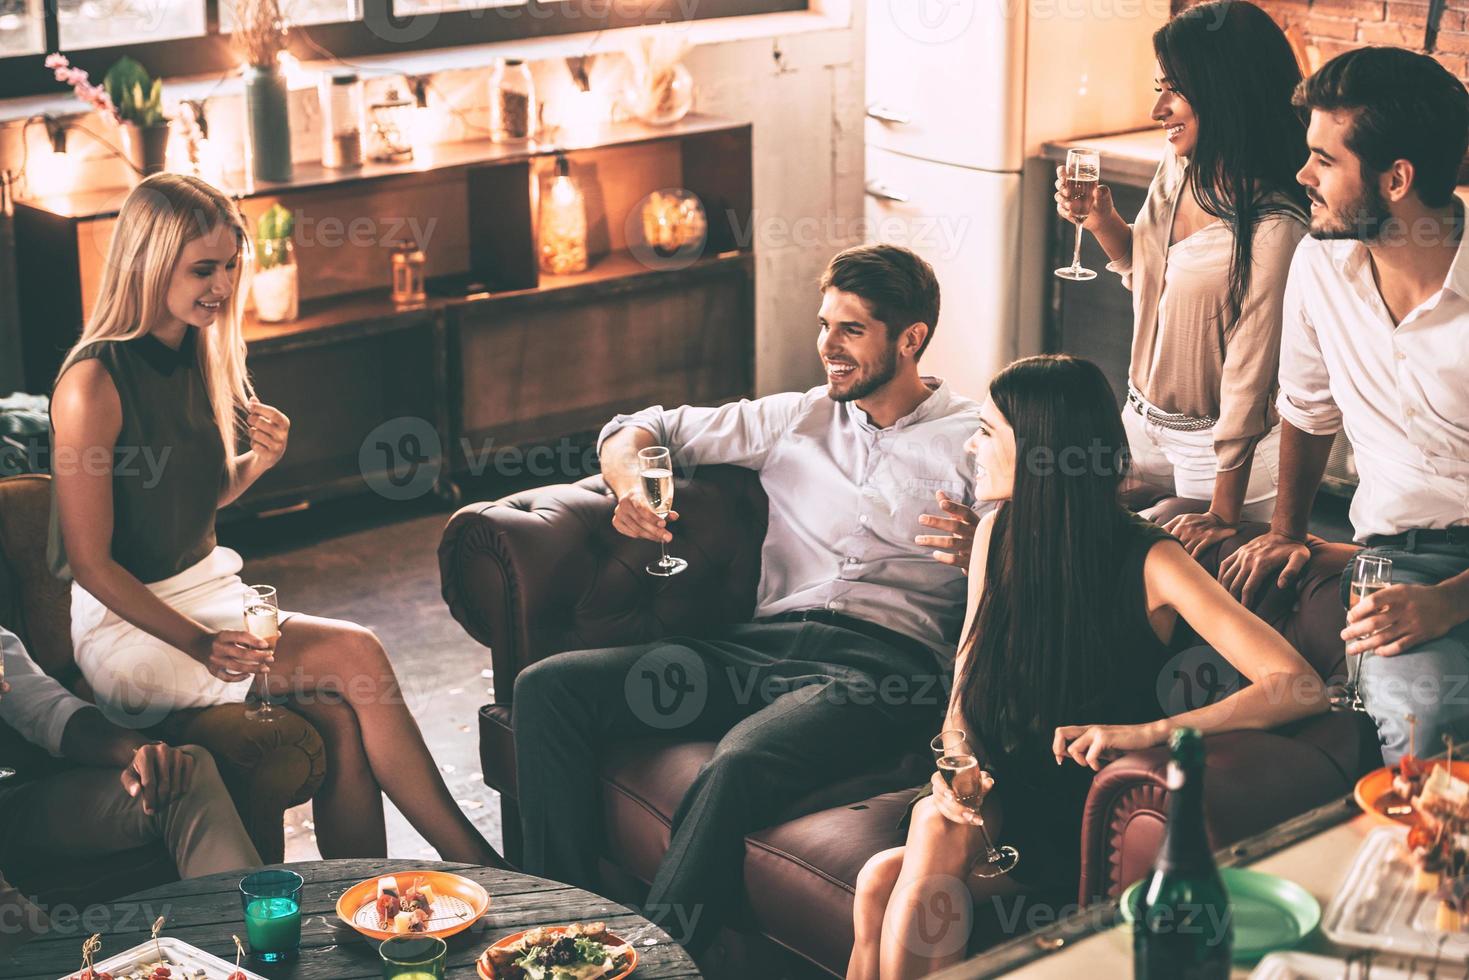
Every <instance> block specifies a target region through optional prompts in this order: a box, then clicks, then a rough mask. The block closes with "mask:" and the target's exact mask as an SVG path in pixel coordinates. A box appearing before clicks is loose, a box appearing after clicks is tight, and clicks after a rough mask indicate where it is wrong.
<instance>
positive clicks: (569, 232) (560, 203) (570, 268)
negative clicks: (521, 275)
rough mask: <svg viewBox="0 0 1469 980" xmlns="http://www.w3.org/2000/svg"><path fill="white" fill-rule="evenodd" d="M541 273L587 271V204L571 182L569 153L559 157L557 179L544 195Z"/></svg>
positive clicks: (554, 178)
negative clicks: (567, 156)
mask: <svg viewBox="0 0 1469 980" xmlns="http://www.w3.org/2000/svg"><path fill="white" fill-rule="evenodd" d="M540 242H541V271H542V272H548V273H550V274H551V275H556V276H564V275H567V274H569V273H573V272H585V271H586V270H587V204H586V198H585V197H584V196H583V195H582V192H581V188H580V187H577V186H576V181H574V180H572V179H571V164H570V163H569V162H568V161H567V159H566V154H564V153H558V154H556V176H555V177H553V178H552V179H551V184H550V186H549V187H548V188H547V189H546V193H545V194H543V195H542V196H541V226H540Z"/></svg>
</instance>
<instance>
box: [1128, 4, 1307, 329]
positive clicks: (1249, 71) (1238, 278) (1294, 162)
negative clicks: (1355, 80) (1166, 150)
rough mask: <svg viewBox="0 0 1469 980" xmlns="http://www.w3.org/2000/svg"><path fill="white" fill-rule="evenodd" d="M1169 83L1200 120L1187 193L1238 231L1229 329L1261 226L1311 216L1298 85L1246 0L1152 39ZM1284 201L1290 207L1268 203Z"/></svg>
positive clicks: (1264, 20)
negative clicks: (1274, 219)
mask: <svg viewBox="0 0 1469 980" xmlns="http://www.w3.org/2000/svg"><path fill="white" fill-rule="evenodd" d="M1153 51H1154V53H1155V54H1156V55H1157V56H1158V65H1159V67H1160V68H1161V69H1162V70H1163V76H1164V78H1165V79H1167V80H1168V81H1169V82H1170V83H1171V84H1172V85H1173V87H1174V88H1175V89H1177V90H1178V92H1179V94H1181V95H1182V96H1183V97H1184V98H1185V99H1187V100H1188V103H1189V105H1190V106H1192V107H1193V110H1194V114H1195V115H1196V116H1197V117H1198V121H1199V127H1198V128H1199V139H1198V145H1197V146H1196V147H1195V149H1194V152H1193V155H1192V156H1191V157H1190V159H1189V184H1190V187H1191V189H1192V191H1193V195H1194V200H1196V201H1198V203H1199V207H1201V208H1203V209H1204V211H1205V212H1206V213H1208V214H1210V215H1212V216H1213V217H1215V218H1218V219H1220V220H1221V221H1224V222H1226V223H1227V224H1229V225H1230V226H1231V228H1232V229H1233V231H1234V255H1233V256H1232V257H1231V259H1230V263H1229V309H1228V314H1229V316H1228V319H1227V320H1226V321H1225V326H1226V328H1227V327H1229V326H1232V325H1233V324H1234V322H1235V321H1236V320H1238V319H1239V315H1240V311H1241V310H1242V309H1243V307H1244V303H1245V297H1246V296H1247V295H1248V294H1249V290H1250V264H1251V254H1252V245H1253V244H1254V243H1253V237H1254V231H1255V223H1256V222H1257V221H1258V220H1260V219H1261V218H1263V217H1265V216H1267V215H1270V214H1285V213H1294V214H1298V215H1300V216H1302V217H1304V216H1305V213H1306V206H1307V199H1306V192H1305V189H1304V188H1302V187H1301V185H1300V184H1298V183H1297V182H1296V171H1298V170H1300V169H1301V167H1302V166H1303V165H1304V164H1305V162H1306V155H1307V154H1306V127H1305V123H1304V122H1303V121H1302V119H1301V116H1300V115H1299V114H1298V113H1297V111H1296V110H1295V108H1294V107H1293V106H1292V105H1291V96H1292V94H1293V93H1294V92H1295V88H1296V85H1297V84H1298V83H1299V82H1300V80H1301V68H1300V65H1299V63H1298V62H1297V61H1296V56H1295V52H1294V51H1292V50H1291V46H1290V42H1289V41H1288V40H1286V37H1285V33H1284V32H1283V31H1282V30H1281V29H1280V27H1279V25H1277V24H1276V23H1275V21H1274V20H1272V19H1271V17H1270V15H1269V14H1267V13H1265V11H1263V10H1261V9H1260V8H1259V7H1257V6H1255V5H1254V4H1252V3H1249V2H1248V0H1210V2H1208V3H1202V4H1198V5H1197V6H1193V7H1190V8H1188V9H1187V10H1185V11H1184V12H1183V13H1181V14H1179V15H1178V16H1177V17H1175V18H1173V19H1172V20H1171V21H1169V22H1168V23H1167V24H1165V25H1163V26H1162V27H1160V28H1159V29H1158V30H1157V32H1156V33H1154V34H1153ZM1271 194H1282V195H1284V196H1285V197H1286V198H1287V199H1288V200H1289V201H1290V203H1289V204H1283V203H1281V202H1280V201H1279V200H1274V201H1271V200H1269V199H1268V198H1269V195H1271Z"/></svg>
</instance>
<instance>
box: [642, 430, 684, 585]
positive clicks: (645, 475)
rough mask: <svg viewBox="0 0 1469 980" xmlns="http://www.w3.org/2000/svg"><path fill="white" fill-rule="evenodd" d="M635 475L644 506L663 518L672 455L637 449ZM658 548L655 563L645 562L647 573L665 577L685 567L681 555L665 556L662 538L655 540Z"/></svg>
mask: <svg viewBox="0 0 1469 980" xmlns="http://www.w3.org/2000/svg"><path fill="white" fill-rule="evenodd" d="M638 477H639V479H640V480H641V481H642V486H643V498H644V499H645V500H647V501H648V506H649V507H652V508H653V512H654V513H655V514H657V515H658V516H659V517H662V518H665V519H666V518H667V517H668V512H669V511H671V510H673V457H672V456H671V455H670V454H669V452H668V449H667V448H665V447H663V446H652V447H650V448H648V449H640V450H638ZM658 548H659V550H660V551H661V552H662V553H663V557H662V558H661V559H659V561H658V562H657V563H656V564H653V565H649V566H648V574H649V575H657V576H660V577H662V578H667V577H668V576H670V575H677V574H678V573H679V572H681V571H683V570H684V569H685V568H688V567H689V563H688V562H686V561H684V560H683V559H682V558H673V557H670V556H669V554H668V545H667V543H665V542H664V541H662V540H660V541H659V542H658Z"/></svg>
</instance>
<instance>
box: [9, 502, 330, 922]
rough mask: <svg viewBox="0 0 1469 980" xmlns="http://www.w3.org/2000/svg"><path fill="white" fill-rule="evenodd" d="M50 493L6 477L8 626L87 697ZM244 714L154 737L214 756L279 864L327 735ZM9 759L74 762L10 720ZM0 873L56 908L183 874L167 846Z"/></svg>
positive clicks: (28, 767)
mask: <svg viewBox="0 0 1469 980" xmlns="http://www.w3.org/2000/svg"><path fill="white" fill-rule="evenodd" d="M50 498H51V491H50V478H49V477H45V476H34V475H27V476H15V477H9V478H6V479H0V625H3V626H5V628H7V629H9V630H10V631H11V632H13V633H15V634H16V635H18V636H19V637H20V638H21V640H22V641H23V642H24V643H25V644H26V649H27V650H28V651H29V652H30V654H31V656H32V657H33V658H34V659H35V660H36V662H37V663H38V664H40V665H41V668H42V669H43V670H45V671H46V673H48V674H50V675H51V676H52V677H55V678H56V679H57V680H59V681H61V683H62V684H64V685H66V686H67V687H68V688H69V689H71V690H72V691H73V692H75V693H76V694H78V695H79V696H81V697H84V698H85V697H87V695H88V691H87V689H86V682H85V679H84V678H82V676H81V673H80V672H79V671H78V670H77V666H76V662H75V661H74V660H73V659H72V649H71V626H70V617H71V592H70V587H69V586H68V585H66V584H65V583H63V582H61V581H59V580H58V579H56V578H55V577H53V576H52V575H51V574H50V572H49V571H48V570H47V568H46V534H47V526H48V524H47V522H48V519H49V513H50V505H51V504H50ZM243 712H244V706H243V705H221V706H218V707H213V708H201V709H194V710H189V711H179V712H175V713H174V714H172V715H171V716H169V717H168V718H167V719H165V720H164V722H163V723H162V724H160V725H159V726H157V727H156V728H153V729H150V730H149V734H151V735H153V736H155V737H157V738H161V739H163V740H164V741H167V742H169V743H171V744H174V745H189V744H194V745H200V746H203V747H204V748H206V749H208V750H209V751H210V753H212V754H213V756H214V758H215V761H216V762H217V763H218V765H219V770H220V774H221V775H222V776H223V777H224V781H225V785H226V786H227V787H228V788H229V791H230V795H231V797H233V799H234V801H235V806H236V807H237V808H238V809H239V811H240V816H241V818H242V820H243V821H244V824H245V829H246V830H247V831H249V833H250V837H251V839H252V840H253V841H254V842H255V847H256V849H257V850H258V851H259V852H260V856H261V858H262V859H263V860H264V861H265V863H267V864H272V863H277V862H279V861H281V860H282V858H283V855H284V852H285V832H284V824H283V821H282V815H283V813H284V812H285V810H286V809H287V808H288V807H292V806H295V805H297V804H298V803H304V802H306V801H307V800H309V799H311V796H312V794H313V793H315V792H316V788H317V787H318V786H319V785H321V780H322V778H323V776H324V775H325V774H326V754H325V751H324V750H323V747H322V742H321V736H320V735H319V734H318V733H317V731H316V729H315V728H313V727H312V726H311V724H310V723H309V722H307V721H306V719H304V718H302V717H301V716H300V715H297V714H293V713H291V712H289V711H288V712H284V717H283V718H282V719H281V720H280V721H279V722H277V723H276V724H273V725H258V724H252V723H250V722H248V721H246V720H245V718H244V715H243ZM0 763H4V764H6V765H10V766H14V767H15V768H16V769H19V770H21V771H22V772H24V773H28V774H31V773H45V772H49V771H55V770H56V769H57V768H59V767H63V766H66V765H68V763H65V762H63V761H61V760H57V759H53V758H51V757H50V756H49V755H48V754H47V753H45V752H44V751H42V750H40V749H38V748H36V747H35V746H33V745H30V744H29V743H27V742H26V741H25V740H23V739H22V738H21V737H20V736H19V735H17V734H16V733H15V732H14V731H13V730H12V729H10V728H8V727H7V726H4V725H0ZM0 870H3V871H4V873H5V877H6V878H7V879H8V880H9V881H10V882H11V883H12V884H14V885H15V886H16V887H17V888H19V889H20V890H21V891H23V892H25V893H26V894H28V895H33V896H36V897H37V898H38V899H40V901H41V902H42V903H43V904H46V905H54V904H57V903H68V904H74V905H86V904H89V903H92V902H100V901H106V900H108V899H110V898H115V897H117V896H119V895H124V894H127V893H129V892H134V891H138V890H140V889H143V888H148V887H151V886H153V885H156V884H161V883H164V882H168V881H174V880H177V878H178V873H177V871H176V869H175V868H174V864H173V859H172V857H171V856H170V855H169V853H168V851H167V849H166V848H165V847H164V846H163V845H162V844H155V845H151V846H148V847H143V848H137V849H134V850H132V851H127V852H123V853H120V854H116V855H113V856H112V857H109V858H106V859H103V860H87V861H85V862H80V861H78V862H74V863H71V864H63V865H57V864H56V863H55V861H54V860H49V859H47V860H44V861H40V860H38V861H37V862H36V863H34V864H31V863H26V864H21V865H18V866H15V867H6V868H4V869H0Z"/></svg>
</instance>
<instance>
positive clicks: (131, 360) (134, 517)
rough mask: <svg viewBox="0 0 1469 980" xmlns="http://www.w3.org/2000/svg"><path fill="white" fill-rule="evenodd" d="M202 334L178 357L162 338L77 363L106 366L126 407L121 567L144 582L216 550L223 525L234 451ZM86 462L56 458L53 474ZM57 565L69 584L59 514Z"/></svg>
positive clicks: (116, 549) (117, 543)
mask: <svg viewBox="0 0 1469 980" xmlns="http://www.w3.org/2000/svg"><path fill="white" fill-rule="evenodd" d="M198 343H199V338H198V331H197V330H196V329H195V328H194V327H189V328H188V331H187V332H186V333H185V335H184V340H183V343H182V344H181V345H180V346H179V349H178V350H174V349H173V348H171V347H169V346H168V345H167V344H164V343H163V342H161V341H159V340H157V339H156V338H154V337H153V336H152V335H146V336H143V337H139V338H138V339H137V340H128V341H99V342H98V343H95V344H91V345H89V346H88V347H87V348H85V349H84V350H83V351H81V353H80V354H78V355H77V360H79V361H80V360H89V359H95V360H97V361H100V362H101V363H102V366H103V367H105V368H106V369H107V373H108V374H109V375H111V377H112V383H113V384H114V385H115V386H116V387H117V397H118V399H119V400H120V401H121V403H122V430H121V431H120V432H119V433H118V436H117V448H116V450H115V452H114V454H113V462H112V466H113V470H112V558H113V560H114V561H116V562H117V563H118V564H119V565H121V566H122V567H123V568H125V569H127V570H128V571H129V572H131V573H132V574H133V575H134V576H136V577H137V578H138V579H139V580H140V581H142V582H158V581H161V580H163V579H166V578H170V577H172V576H174V575H177V574H178V573H179V572H181V571H183V570H184V569H186V568H188V567H189V566H191V565H194V564H196V563H198V562H199V561H201V560H202V559H203V558H204V557H205V556H207V555H208V554H209V553H210V552H211V551H213V550H214V517H215V512H216V511H217V510H218V509H219V495H220V492H221V490H222V488H223V486H224V481H225V456H224V444H223V442H222V441H221V440H220V437H219V428H218V426H217V425H216V424H215V421H214V410H213V408H212V405H211V402H210V399H209V392H208V390H207V388H206V387H205V384H204V372H203V369H202V368H201V366H200V364H199V355H198ZM68 465H70V466H85V465H87V461H86V460H84V459H83V460H68V459H64V458H59V457H58V458H54V459H53V460H52V469H53V471H56V472H59V471H61V470H62V468H63V467H65V466H68ZM51 512H52V519H51V542H50V556H49V557H50V560H51V569H52V571H53V572H54V573H56V574H58V575H61V576H63V577H67V569H66V552H65V546H64V542H63V541H62V540H61V533H60V525H59V522H58V521H57V519H56V507H55V505H54V503H53V506H52V508H51Z"/></svg>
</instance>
